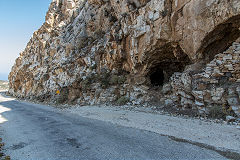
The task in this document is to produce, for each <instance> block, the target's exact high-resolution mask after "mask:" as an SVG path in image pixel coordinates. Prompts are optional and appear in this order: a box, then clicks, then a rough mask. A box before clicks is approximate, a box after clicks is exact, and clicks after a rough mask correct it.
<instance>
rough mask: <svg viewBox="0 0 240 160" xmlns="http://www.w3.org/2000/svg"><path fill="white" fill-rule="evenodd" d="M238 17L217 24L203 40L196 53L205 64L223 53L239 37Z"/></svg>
mask: <svg viewBox="0 0 240 160" xmlns="http://www.w3.org/2000/svg"><path fill="white" fill-rule="evenodd" d="M239 27H240V15H238V16H234V17H232V18H230V19H228V20H227V21H226V22H225V23H222V24H219V25H218V26H216V27H215V29H214V30H213V31H212V32H210V33H209V34H208V35H207V36H206V37H205V38H204V40H203V44H202V46H201V47H200V49H199V51H198V53H201V54H202V55H203V56H202V58H203V59H204V60H205V61H206V62H210V61H211V60H213V59H214V56H215V55H216V54H218V53H221V52H224V51H225V50H226V49H227V48H229V47H230V46H231V45H232V43H233V42H234V41H235V40H237V39H238V38H239V37H240V30H239Z"/></svg>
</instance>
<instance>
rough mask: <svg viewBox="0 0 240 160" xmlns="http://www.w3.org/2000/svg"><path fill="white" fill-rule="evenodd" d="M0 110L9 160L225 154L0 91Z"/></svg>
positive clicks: (142, 159)
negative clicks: (32, 102) (5, 94)
mask: <svg viewBox="0 0 240 160" xmlns="http://www.w3.org/2000/svg"><path fill="white" fill-rule="evenodd" d="M0 115H1V116H0V137H2V138H3V140H4V142H5V149H6V150H5V153H6V154H7V155H10V156H11V158H12V159H13V160H18V159H19V160H160V159H171V160H173V159H188V160H193V159H199V160H204V159H227V158H225V157H223V156H221V155H220V154H219V153H217V152H215V151H213V150H208V149H206V148H201V147H199V146H195V145H192V144H189V143H184V142H179V141H174V140H172V139H171V138H169V137H167V136H161V135H159V134H155V133H152V132H148V131H143V130H138V129H134V128H126V127H121V126H117V125H114V124H111V123H107V122H102V121H97V120H92V119H87V118H83V117H79V116H76V115H73V114H71V113H66V112H63V111H61V110H59V109H56V108H53V107H48V106H43V105H36V104H31V103H26V102H19V101H16V100H12V99H8V98H4V97H3V96H1V95H0ZM139 121H141V119H139Z"/></svg>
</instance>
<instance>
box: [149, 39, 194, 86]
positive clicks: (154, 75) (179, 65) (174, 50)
mask: <svg viewBox="0 0 240 160" xmlns="http://www.w3.org/2000/svg"><path fill="white" fill-rule="evenodd" d="M159 43H161V42H159ZM160 45H161V44H160ZM146 62H147V67H146V68H145V69H146V70H145V76H146V79H147V81H146V85H148V86H149V87H153V88H155V87H162V86H163V85H164V84H165V83H167V82H168V81H169V79H170V77H171V76H172V75H173V74H174V73H175V72H183V71H184V69H185V67H186V66H187V65H189V64H191V60H190V59H189V57H188V55H187V54H185V53H184V52H183V51H182V49H181V48H180V46H179V45H178V44H176V45H175V44H173V43H168V44H166V45H164V46H160V47H159V48H156V49H155V50H154V51H152V52H150V53H149V56H148V59H147V60H146Z"/></svg>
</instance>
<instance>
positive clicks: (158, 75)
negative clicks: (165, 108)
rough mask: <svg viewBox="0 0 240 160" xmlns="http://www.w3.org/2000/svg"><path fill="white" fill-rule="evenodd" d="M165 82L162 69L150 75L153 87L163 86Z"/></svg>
mask: <svg viewBox="0 0 240 160" xmlns="http://www.w3.org/2000/svg"><path fill="white" fill-rule="evenodd" d="M164 80H165V76H164V72H163V70H162V69H161V68H157V69H156V70H155V71H153V72H152V73H151V74H150V81H151V84H152V85H153V86H162V85H163V83H164Z"/></svg>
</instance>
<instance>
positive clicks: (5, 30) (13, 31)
mask: <svg viewBox="0 0 240 160" xmlns="http://www.w3.org/2000/svg"><path fill="white" fill-rule="evenodd" d="M51 1H52V0H0V80H7V77H8V74H9V72H10V70H11V67H12V66H13V64H14V62H15V59H16V58H17V57H18V55H19V53H20V52H21V51H23V50H24V48H25V47H26V45H27V42H28V41H29V40H30V38H31V36H32V34H33V32H34V31H36V30H37V29H38V28H40V26H41V25H42V24H43V22H44V20H45V15H46V12H47V10H48V7H49V5H50V3H51Z"/></svg>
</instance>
